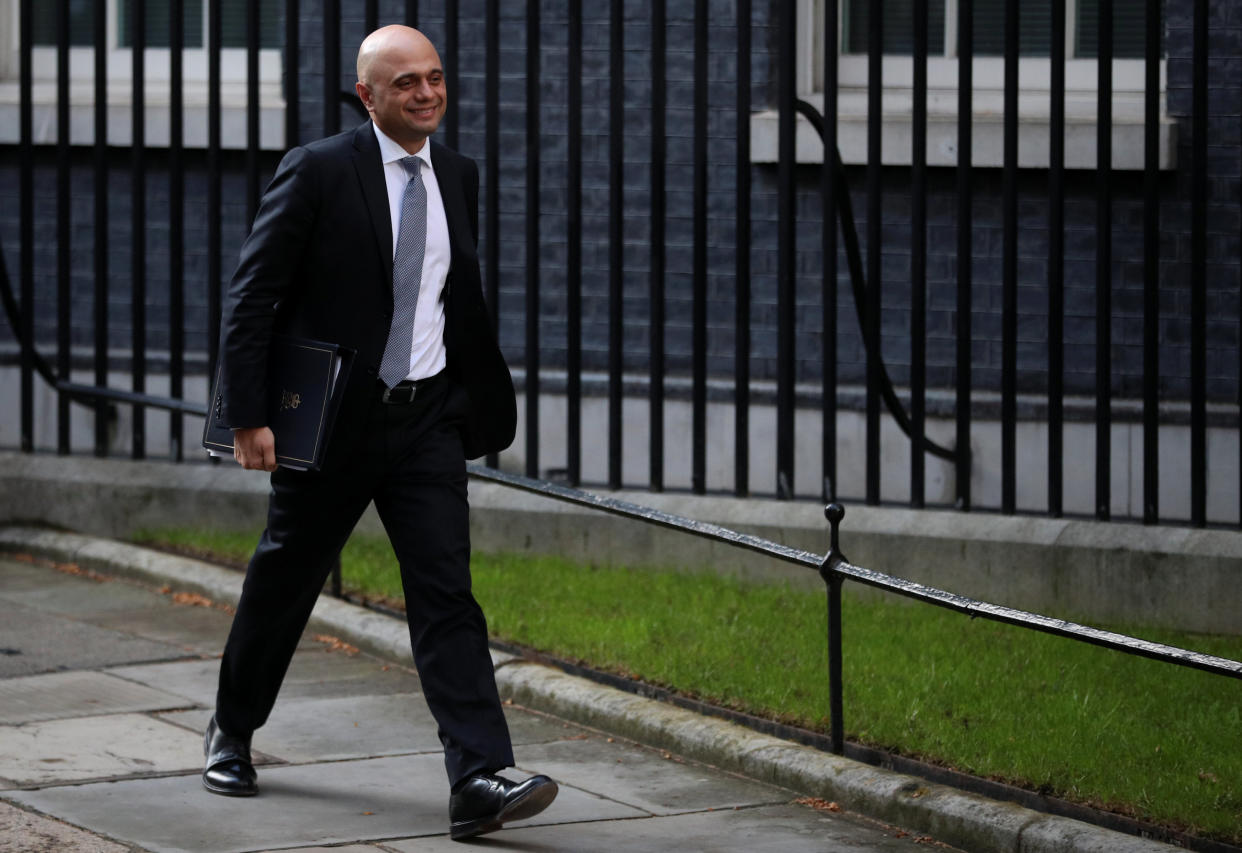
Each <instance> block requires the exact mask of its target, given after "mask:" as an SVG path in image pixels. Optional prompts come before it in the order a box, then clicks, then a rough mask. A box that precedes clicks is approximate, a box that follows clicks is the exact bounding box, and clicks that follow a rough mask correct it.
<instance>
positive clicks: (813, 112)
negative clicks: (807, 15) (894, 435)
mask: <svg viewBox="0 0 1242 853" xmlns="http://www.w3.org/2000/svg"><path fill="white" fill-rule="evenodd" d="M794 106H795V107H796V108H797V110H798V112H800V113H801V114H802V115H803V116H805V117H806V119H807V121H809V122H810V123H811V127H813V128H815V132H816V133H818V134H819V138H820V139H821V140H822V139H823V138H824V117H823V116H822V115H820V113H819V110H817V109H815V107H813V106H811V105H810V104H808V103H807V102H806V101H803V100H798V101H797V102H796V103H795V104H794ZM824 153H825V154H827V151H825V152H824ZM833 157H834V160H833V169H834V170H835V171H836V173H837V178H838V180H837V198H836V202H837V208H838V210H839V211H840V218H841V234H842V236H843V237H844V238H845V259H846V264H847V265H848V266H849V272H850V284H851V285H852V287H853V291H854V310H855V313H857V315H858V325H859V328H860V329H861V331H862V340H863V347H864V349H865V350H866V352H867V358H869V359H874V360H875V363H876V365H877V366H878V368H879V374H880V394H881V396H883V398H884V403H885V405H887V406H888V411H889V413H890V414H892V416H893V419H894V420H895V421H897V425H898V426H899V427H901V431H902V432H904V433H905V434H906V437H907V438H910V440H911V441H913V440H914V437H913V436H911V435H910V416H909V415H907V414H906V410H905V409H904V408H903V407H902V405H901V400H899V399H897V392H896V391H895V390H894V389H893V380H892V379H891V378H889V375H888V368H887V367H886V366H885V364H884V356H883V355H882V354H881V353H880V342H879V341H875V340H872V339H871V335H870V334H869V333H868V328H869V327H868V324H867V323H866V322H865V320H866V318H865V317H864V316H863V314H864V312H865V311H866V304H867V280H866V276H864V275H863V265H862V253H861V252H859V250H858V229H857V228H856V227H855V225H854V206H853V204H852V203H851V201H850V191H849V186H848V185H847V184H846V182H845V164H844V163H843V162H842V161H841V149H839V148H834V149H833ZM825 262H826V261H825ZM922 444H923V447H922V449H923V451H924V452H926V453H930V454H932V455H933V456H938V457H940V458H941V459H946V460H948V461H950V462H954V461H956V460H957V453H958V452H957V451H956V450H952V449H950V448H947V447H943V446H941V445H939V444H937V443H936V442H934V441H932V440H931V439H929V438H928V437H927V436H926V435H924V436H923V437H922ZM966 453H967V454H969V453H970V450H969V448H967V449H966Z"/></svg>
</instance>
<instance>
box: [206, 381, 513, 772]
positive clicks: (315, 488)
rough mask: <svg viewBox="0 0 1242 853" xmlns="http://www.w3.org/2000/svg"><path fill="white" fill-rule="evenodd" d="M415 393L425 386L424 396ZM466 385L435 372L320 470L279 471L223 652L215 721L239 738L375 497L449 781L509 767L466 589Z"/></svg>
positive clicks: (256, 718)
mask: <svg viewBox="0 0 1242 853" xmlns="http://www.w3.org/2000/svg"><path fill="white" fill-rule="evenodd" d="M424 390H425V392H426V393H424ZM465 405H466V402H465V393H464V391H462V390H461V389H459V388H457V387H456V386H454V385H453V384H452V383H451V381H450V380H448V379H447V378H444V377H441V378H440V379H437V380H436V381H435V382H433V383H431V384H430V385H429V386H428V387H426V389H421V388H420V389H419V394H418V396H417V397H416V399H415V400H414V402H412V403H408V404H401V405H389V404H385V403H382V402H380V401H379V390H378V389H377V391H376V394H375V399H374V400H373V402H372V404H371V407H370V410H369V412H368V420H367V427H366V429H365V431H364V433H363V436H364V437H363V439H362V440H361V441H359V442H358V443H357V446H355V447H354V448H352V450H351V452H350V453H349V454H348V457H349V458H348V459H347V460H346V461H345V464H344V465H343V466H341V467H339V468H338V469H336V470H333V471H331V472H329V473H322V472H309V471H292V470H289V469H286V468H280V469H277V471H275V472H274V473H273V474H272V480H271V482H272V491H271V494H270V498H269V504H268V519H267V529H266V530H265V531H264V532H263V536H262V538H261V539H260V540H259V545H258V547H257V548H256V550H255V552H254V556H253V557H252V558H251V560H250V566H249V568H248V570H247V572H246V581H245V585H244V586H243V588H242V595H241V600H240V602H239V603H238V606H237V614H236V616H234V618H233V627H232V629H231V630H230V632H229V638H228V641H227V643H226V645H225V649H224V658H223V660H222V662H221V667H220V685H219V691H218V693H217V697H216V722H217V725H219V727H220V728H221V729H222V730H223V731H224V732H226V733H227V734H230V735H234V736H239V737H244V736H246V735H249V734H250V733H252V732H253V731H254V730H255V729H257V728H259V727H260V726H262V725H263V724H264V722H266V721H267V718H268V715H269V714H270V713H271V710H272V706H273V705H274V704H275V701H276V694H277V693H278V692H279V690H280V684H281V681H282V680H283V679H284V676H285V672H286V670H287V669H288V667H289V661H290V659H291V658H292V657H293V652H294V649H295V648H296V646H297V644H298V641H299V639H300V637H301V635H302V631H303V629H304V628H305V627H306V623H307V620H308V619H309V618H310V614H311V610H312V609H313V607H314V605H315V600H316V599H317V598H318V595H319V592H320V590H321V589H322V588H323V585H324V582H325V580H326V579H327V575H328V572H329V571H330V569H331V563H332V558H333V557H335V556H336V554H337V553H338V552H339V551H340V549H341V547H342V546H343V545H344V544H345V540H346V539H347V538H348V537H349V534H350V532H351V531H352V530H353V528H354V525H355V524H357V522H358V519H359V517H360V516H361V515H362V512H363V511H364V510H365V509H366V507H367V505H368V504H369V503H370V502H371V501H372V500H374V501H375V507H376V509H377V510H378V512H379V516H380V519H381V520H382V521H383V524H384V528H385V530H386V531H387V533H388V537H389V539H390V541H391V542H392V546H393V550H394V551H395V552H396V555H397V560H398V562H399V563H400V566H401V583H402V587H403V588H404V591H405V602H406V614H407V618H408V621H409V628H410V644H411V647H412V648H413V651H414V663H415V666H417V668H418V673H419V678H420V681H421V682H422V687H423V694H424V696H425V698H426V700H427V705H428V707H429V708H430V709H431V712H432V715H433V716H434V717H435V719H436V723H437V725H438V727H439V733H440V740H441V742H442V743H443V744H444V762H445V769H446V770H447V771H448V776H449V782H450V784H455V783H456V782H458V781H459V780H461V779H464V778H465V777H467V776H469V775H471V774H473V773H478V772H482V771H494V770H499V769H500V768H502V767H508V766H510V765H512V764H513V750H512V746H511V743H510V739H509V730H508V727H507V725H506V724H505V718H504V712H503V710H502V708H501V704H500V697H499V695H498V694H497V691H496V679H495V674H494V670H493V667H492V661H491V656H490V654H489V652H488V647H487V624H486V622H485V620H484V617H483V611H482V610H481V609H480V607H479V605H478V603H477V602H476V601H475V600H474V596H473V594H472V593H471V590H470V524H469V505H468V503H467V500H466V466H465V456H464V454H463V452H462V446H461V437H460V433H459V431H458V424H459V422H460V419H461V413H462V407H463V406H465Z"/></svg>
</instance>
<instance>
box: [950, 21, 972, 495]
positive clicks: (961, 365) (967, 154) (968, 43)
mask: <svg viewBox="0 0 1242 853" xmlns="http://www.w3.org/2000/svg"><path fill="white" fill-rule="evenodd" d="M974 17H975V16H974V0H958V4H957V43H958V57H957V80H958V83H957V353H956V355H957V368H956V369H957V402H956V408H957V412H956V418H955V420H956V430H955V431H956V443H957V465H956V466H955V468H956V473H955V476H954V480H955V481H956V483H955V489H956V492H957V501H956V503H957V508H958V509H961V510H969V509H970V367H971V363H970V345H971V325H972V323H971V288H972V283H971V275H972V270H971V258H972V254H971V251H972V245H971V232H972V228H973V223H972V214H971V192H972V189H971V182H972V180H973V176H972V174H971V173H972V171H973V170H972V169H971V158H972V156H973V155H972V150H971V149H972V142H973V139H972V136H971V120H972V110H973V109H974V106H973V104H974V97H973V95H974V85H975V83H974V66H973V60H974V49H975V48H974V41H975V40H974V32H975V29H974Z"/></svg>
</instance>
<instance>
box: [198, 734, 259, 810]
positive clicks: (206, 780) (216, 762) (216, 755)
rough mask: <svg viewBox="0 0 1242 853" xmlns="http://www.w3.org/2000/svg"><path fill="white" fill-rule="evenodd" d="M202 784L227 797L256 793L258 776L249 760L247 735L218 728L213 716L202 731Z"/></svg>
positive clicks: (212, 791) (246, 795)
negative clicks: (243, 736) (244, 736)
mask: <svg viewBox="0 0 1242 853" xmlns="http://www.w3.org/2000/svg"><path fill="white" fill-rule="evenodd" d="M203 755H204V756H205V757H206V759H207V761H206V763H205V765H204V767H203V787H204V788H206V789H207V790H208V791H211V793H213V794H223V795H224V796H226V797H253V796H254V795H255V794H257V793H259V782H258V776H257V774H256V773H255V772H254V765H253V764H251V763H250V738H248V737H247V738H240V737H231V736H229V735H226V734H225V733H224V732H222V731H220V728H219V726H217V725H216V718H215V717H212V718H211V722H210V723H209V724H208V725H207V733H206V734H205V735H203Z"/></svg>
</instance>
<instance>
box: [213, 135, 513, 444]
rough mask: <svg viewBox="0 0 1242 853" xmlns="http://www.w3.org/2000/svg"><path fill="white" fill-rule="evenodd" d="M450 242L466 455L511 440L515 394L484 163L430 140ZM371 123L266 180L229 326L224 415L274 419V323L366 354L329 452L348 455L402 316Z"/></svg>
mask: <svg viewBox="0 0 1242 853" xmlns="http://www.w3.org/2000/svg"><path fill="white" fill-rule="evenodd" d="M428 144H429V145H431V163H432V167H433V168H434V169H435V173H436V181H437V182H438V183H439V185H440V194H441V196H442V197H443V199H444V213H445V216H446V218H447V220H448V230H449V241H450V243H451V250H452V256H451V264H450V269H449V275H448V280H447V281H446V283H445V289H444V295H443V299H444V302H445V331H444V343H445V347H446V349H447V363H448V366H447V371H448V374H449V377H450V378H451V379H452V380H453V381H454V382H456V383H457V385H459V386H460V387H461V388H463V389H464V390H465V392H466V394H467V395H468V397H469V413H468V415H467V416H466V419H465V423H464V425H463V428H462V441H463V446H464V448H465V452H466V458H468V459H474V458H476V457H479V456H482V455H484V454H486V453H492V452H498V451H500V450H503V449H504V448H506V447H508V446H509V444H510V443H512V441H513V436H514V432H515V430H516V426H517V402H516V398H515V395H514V389H513V379H512V377H511V375H510V373H509V368H508V367H507V366H506V364H505V361H504V357H503V356H502V355H501V352H500V347H499V345H498V344H497V341H496V337H495V334H494V333H493V331H492V325H491V322H490V320H489V318H488V314H487V309H486V306H485V304H484V301H483V287H482V278H481V276H480V273H479V261H478V253H477V245H478V234H479V228H478V221H479V210H478V196H479V171H478V167H477V166H476V165H475V163H474V161H473V160H471V159H469V158H468V157H464V156H462V155H460V154H458V153H457V152H455V151H452V150H450V149H448V148H445V147H444V146H442V145H440V144H438V143H436V142H434V141H431V140H428ZM383 168H384V167H383V163H382V161H381V159H380V150H379V143H378V142H377V141H376V138H375V132H374V130H373V129H372V127H371V122H370V121H367V122H365V123H364V124H362V125H361V126H360V127H358V128H356V129H355V130H352V131H346V132H345V133H341V134H338V135H336V136H332V137H329V138H327V139H321V140H319V141H317V142H312V143H310V144H309V145H304V146H299V147H296V148H294V149H292V150H291V151H289V153H288V154H286V155H285V157H284V159H283V160H282V161H281V163H280V166H279V168H278V169H277V170H276V174H275V176H274V177H273V178H272V182H271V184H269V185H268V188H267V190H266V192H265V193H264V195H263V199H262V202H261V203H260V206H259V212H258V214H257V215H256V217H255V221H254V227H253V229H252V230H251V232H250V236H249V237H248V238H247V239H246V242H245V244H244V245H243V246H242V250H241V260H240V263H239V264H238V267H237V272H236V273H235V274H234V275H233V279H232V281H231V283H230V284H229V288H228V293H227V297H226V300H225V306H224V319H223V325H222V328H221V348H220V352H221V357H222V358H223V366H224V373H223V377H224V382H223V398H224V421H225V423H227V424H228V425H229V426H230V427H233V428H237V427H256V426H264V425H266V420H267V417H266V403H265V401H266V400H267V399H268V396H267V388H266V385H267V381H266V376H267V371H266V364H267V351H268V344H269V342H270V339H271V335H272V333H273V332H285V333H288V334H294V335H301V336H305V337H308V338H312V339H315V340H321V341H328V342H332V343H337V344H341V345H343V346H347V347H350V348H352V349H354V350H355V351H356V352H357V356H356V360H355V363H354V368H353V370H352V371H351V373H350V376H349V379H348V383H347V385H346V388H345V396H344V399H343V402H342V407H341V411H340V414H339V415H338V417H337V422H336V426H335V429H334V431H333V435H332V437H331V439H330V441H329V444H328V448H327V451H326V453H325V456H324V467H325V468H333V467H336V464H339V462H340V460H341V458H342V457H343V456H344V455H345V452H346V449H347V448H348V447H349V446H350V445H351V444H352V443H353V441H354V440H355V439H356V438H357V437H358V431H359V430H361V428H362V425H363V423H364V421H365V415H366V411H367V408H368V406H370V405H374V400H375V398H376V396H377V395H376V383H377V379H376V376H377V373H378V370H379V365H380V360H381V358H382V357H383V354H384V344H385V342H386V340H387V337H388V329H389V325H390V323H391V317H392V252H393V247H392V224H391V222H390V217H389V213H388V211H389V207H388V190H387V187H386V184H385V181H384V171H383Z"/></svg>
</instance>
